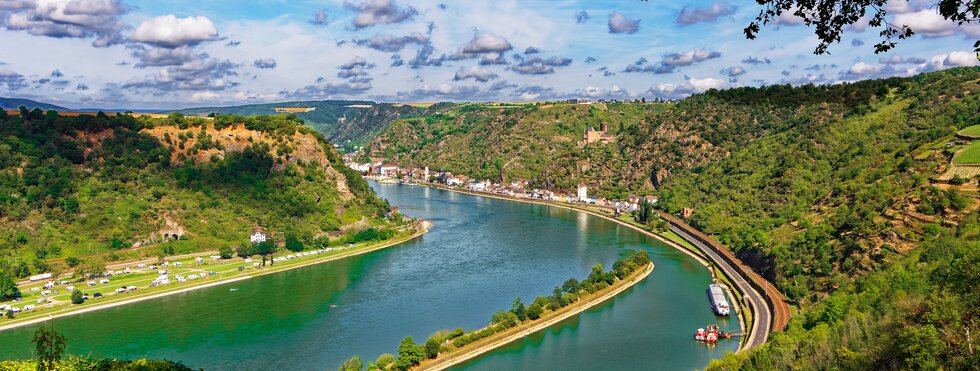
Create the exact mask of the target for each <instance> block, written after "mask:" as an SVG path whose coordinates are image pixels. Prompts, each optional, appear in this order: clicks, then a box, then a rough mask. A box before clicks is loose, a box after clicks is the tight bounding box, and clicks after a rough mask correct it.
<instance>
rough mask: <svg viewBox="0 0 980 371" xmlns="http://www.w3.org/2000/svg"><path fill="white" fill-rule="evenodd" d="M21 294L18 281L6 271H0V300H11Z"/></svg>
mask: <svg viewBox="0 0 980 371" xmlns="http://www.w3.org/2000/svg"><path fill="white" fill-rule="evenodd" d="M18 296H20V289H18V288H17V283H16V282H14V279H13V278H11V277H10V274H9V273H7V272H6V271H2V272H0V300H10V299H13V298H16V297H18Z"/></svg>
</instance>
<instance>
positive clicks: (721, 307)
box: [708, 283, 731, 316]
mask: <svg viewBox="0 0 980 371" xmlns="http://www.w3.org/2000/svg"><path fill="white" fill-rule="evenodd" d="M708 298H709V299H711V309H712V310H714V311H715V314H717V315H719V316H727V315H728V313H729V311H730V310H731V308H730V307H729V306H728V300H727V299H725V290H722V288H721V285H719V284H717V283H712V284H711V285H709V286H708Z"/></svg>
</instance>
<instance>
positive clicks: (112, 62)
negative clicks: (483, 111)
mask: <svg viewBox="0 0 980 371" xmlns="http://www.w3.org/2000/svg"><path fill="white" fill-rule="evenodd" d="M932 2H934V1H921V0H912V1H907V0H893V1H892V2H891V3H889V5H888V7H887V9H888V11H889V19H890V20H891V22H892V23H895V24H906V25H909V26H912V27H913V29H914V30H915V31H917V34H916V35H915V36H914V37H913V38H912V39H911V40H906V41H903V42H901V43H900V44H899V46H898V47H897V48H896V49H895V50H893V51H892V52H890V53H887V54H883V55H876V54H874V52H873V45H874V44H875V43H877V42H878V41H879V40H878V32H880V29H876V28H873V27H870V26H867V25H866V22H865V23H864V24H858V25H856V26H854V27H851V28H850V29H849V30H848V32H847V33H845V35H844V38H843V39H842V40H841V42H840V43H838V44H834V45H832V46H831V47H830V55H820V56H816V55H813V50H814V48H815V47H816V46H817V40H816V37H815V36H813V34H812V30H811V29H808V28H806V27H805V26H803V25H802V24H801V23H802V22H801V20H800V19H799V18H795V17H792V16H784V17H782V18H780V19H779V20H778V21H777V22H776V24H773V25H770V26H768V27H766V28H763V30H762V32H761V33H760V35H759V37H758V38H757V39H756V40H746V39H745V37H744V36H743V34H742V29H743V28H744V27H745V26H746V25H747V24H748V23H749V22H750V21H751V20H752V19H753V18H754V17H755V16H756V15H757V14H758V12H759V10H760V8H759V6H757V5H755V2H754V1H740V0H731V1H710V0H709V1H699V0H680V1H676V2H667V1H625V0H622V1H571V0H569V1H558V0H547V1H546V0H537V1H516V0H495V1H469V0H468V1H449V0H433V1H428V0H421V1H410V0H346V1H343V0H338V1H333V0H327V1H305V0H304V1H284V0H259V1H247V2H246V1H232V0H213V1H212V0H194V1H190V0H168V1H149V0H0V39H2V40H3V47H2V49H0V96H5V97H25V98H31V99H37V100H42V101H46V102H51V103H55V104H61V105H65V106H68V107H72V108H93V107H99V108H147V109H150V108H154V109H155V108H178V107H189V106H201V105H226V104H243V103H259V102H271V101H286V100H302V99H370V100H376V101H389V102H433V101H457V100H479V101H485V100H495V101H533V100H544V99H554V98H566V97H593V98H598V97H618V98H625V97H628V98H633V97H647V98H654V97H662V98H680V97H684V96H686V95H689V94H691V93H694V92H698V91H703V90H705V89H709V88H724V87H732V86H758V85H765V84H778V83H790V84H794V85H795V84H804V83H809V82H813V83H836V82H841V81H854V80H861V79H867V78H876V77H882V76H896V75H897V76H905V75H910V74H915V73H918V72H922V71H931V70H937V69H943V68H949V67H953V66H964V65H974V66H975V65H978V61H977V57H976V55H975V53H973V52H971V50H972V46H973V42H974V40H977V39H980V25H976V24H973V25H966V26H957V25H956V24H954V23H951V22H946V21H944V20H942V18H941V17H939V16H938V15H937V14H936V12H935V10H934V9H931V8H930V7H929V6H930V3H932Z"/></svg>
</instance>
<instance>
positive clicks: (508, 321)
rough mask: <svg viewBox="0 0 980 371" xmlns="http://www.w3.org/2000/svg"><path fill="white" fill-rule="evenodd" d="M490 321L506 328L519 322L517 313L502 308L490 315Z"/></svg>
mask: <svg viewBox="0 0 980 371" xmlns="http://www.w3.org/2000/svg"><path fill="white" fill-rule="evenodd" d="M490 323H492V324H495V325H500V326H503V327H505V328H510V327H514V325H516V324H517V315H515V314H514V313H511V312H508V311H505V310H503V309H501V310H498V311H497V312H496V313H494V314H493V315H492V316H490Z"/></svg>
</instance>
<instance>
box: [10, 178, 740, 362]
mask: <svg viewBox="0 0 980 371" xmlns="http://www.w3.org/2000/svg"><path fill="white" fill-rule="evenodd" d="M372 186H373V187H374V188H375V190H377V191H378V193H379V194H380V196H381V197H384V198H387V199H388V200H389V201H390V202H391V204H392V205H397V206H399V208H400V209H401V212H402V213H404V214H407V215H410V216H418V217H421V218H424V219H426V220H430V221H432V222H433V223H434V225H433V227H432V228H431V230H430V231H429V233H427V234H426V235H424V236H423V237H422V238H420V239H417V240H415V241H412V242H409V243H406V244H403V245H400V246H395V247H391V248H388V249H384V250H380V251H377V252H372V253H368V254H364V255H360V256H356V257H351V258H347V259H342V260H338V261H333V262H327V263H323V264H318V265H314V266H309V267H304V268H298V269H294V270H290V271H286V272H281V273H276V274H271V275H266V276H261V277H256V278H252V279H248V280H244V281H240V282H234V283H229V284H225V285H219V286H215V287H209V288H203V289H199V290H193V291H190V292H185V293H180V294H174V295H170V296H167V297H163V298H158V299H152V300H147V301H142V302H138V303H133V304H129V305H124V306H120V307H114V308H108V309H103V310H98V311H94V312H90V313H84V314H79V315H75V316H69V317H64V318H58V319H54V320H52V321H50V322H51V323H53V325H54V328H55V330H56V331H58V332H60V333H62V334H64V335H65V336H66V337H67V338H68V351H69V352H70V353H72V354H77V355H82V356H91V357H117V358H136V357H148V358H165V359H171V360H176V361H181V362H183V363H184V364H186V365H188V366H191V367H193V368H199V367H200V368H204V369H206V370H245V369H247V370H270V369H277V370H311V369H320V370H322V369H333V368H336V367H337V366H338V365H339V364H340V363H341V362H342V361H343V360H345V359H347V358H349V357H351V356H353V355H360V356H361V358H363V359H364V360H365V364H366V363H367V361H369V360H373V359H374V358H375V357H377V356H378V355H380V354H381V353H394V352H395V350H396V349H397V347H398V344H399V342H400V341H401V339H402V338H403V337H405V336H406V335H411V336H412V337H414V338H415V341H416V342H419V343H421V342H424V341H425V339H426V338H427V337H428V336H429V335H430V334H432V333H433V332H435V331H437V330H439V329H453V328H457V327H463V328H466V329H475V328H480V327H483V326H485V325H486V324H487V322H488V321H489V319H490V315H491V314H492V313H493V312H495V311H497V310H498V309H504V308H510V305H511V303H512V302H513V301H514V298H516V297H518V296H520V297H522V298H523V299H524V302H525V303H530V302H531V301H533V300H534V298H535V297H536V296H538V295H548V294H550V293H551V291H552V289H553V288H554V287H555V286H556V285H561V283H562V282H564V281H565V280H566V279H568V278H569V277H576V278H578V279H582V278H584V277H585V276H586V275H587V274H588V272H589V270H590V268H591V267H592V266H593V265H596V264H603V265H604V266H605V267H606V268H607V269H608V268H609V267H610V265H611V264H612V263H613V262H614V261H615V260H616V259H617V258H619V257H620V256H622V255H623V254H626V253H627V252H628V251H630V250H637V249H645V250H647V251H649V252H650V257H651V259H652V260H653V262H654V263H655V264H656V269H655V270H654V272H653V273H652V274H651V275H650V276H649V277H648V278H647V279H646V280H645V281H644V282H641V283H639V284H637V285H636V286H634V287H633V288H631V289H629V290H627V291H626V292H624V293H623V294H621V295H619V296H618V297H616V298H615V299H613V300H610V301H608V302H606V303H604V304H601V305H599V306H596V307H595V308H592V309H590V310H587V311H585V312H583V313H581V314H579V315H577V316H574V317H572V318H570V319H568V320H566V321H563V322H561V323H559V324H556V325H555V326H552V327H551V328H549V329H547V330H545V331H542V332H539V333H537V334H534V335H532V336H529V337H527V338H525V339H522V340H520V341H517V342H514V343H511V344H509V345H507V346H504V347H502V348H499V349H497V350H495V351H493V352H490V353H488V354H486V355H484V356H483V357H480V358H477V359H475V360H472V361H471V362H469V363H466V364H463V365H460V367H461V368H464V369H468V370H506V369H541V370H571V369H594V370H600V369H601V370H612V369H624V370H625V369H632V370H636V369H671V370H677V369H679V370H690V369H692V368H701V367H704V366H706V365H707V364H708V362H710V360H711V359H712V358H718V357H721V356H722V355H723V353H724V352H725V351H728V350H731V351H734V350H735V349H736V348H737V346H738V345H737V341H736V340H729V341H727V342H725V341H723V342H722V343H721V344H719V345H718V346H715V347H708V346H705V345H704V344H699V343H696V342H695V341H694V340H693V335H694V331H695V330H696V329H697V328H698V327H704V326H705V325H706V324H709V323H715V322H718V321H719V320H718V319H717V318H716V317H715V316H714V315H713V314H712V312H711V309H710V308H709V304H708V297H707V294H706V293H705V289H706V288H707V287H708V284H709V283H710V279H711V278H710V275H709V273H708V271H707V270H706V269H705V268H704V267H703V266H701V265H700V264H699V263H697V262H696V261H695V260H694V259H692V258H690V257H688V256H687V255H685V254H683V253H681V252H679V251H676V250H674V249H672V248H670V247H667V246H665V245H663V244H662V243H660V242H658V241H657V240H654V239H651V238H648V237H646V236H644V235H642V234H640V233H637V232H635V231H633V230H631V229H629V228H626V227H623V226H620V225H618V224H616V223H613V222H609V221H606V220H603V219H601V218H597V217H593V216H589V215H587V214H584V213H580V212H576V211H571V210H566V209H562V208H557V207H549V206H543V205H531V204H524V203H518V202H512V201H505V200H497V199H491V198H483V197H477V196H470V195H464V194H459V193H453V192H448V191H443V190H439V189H433V188H424V187H416V186H407V185H397V184H377V183H372ZM233 288H234V289H236V290H234V291H232V290H231V289H233ZM720 324H721V325H722V329H727V330H737V328H738V322H737V320H736V319H735V318H734V317H733V318H731V319H728V320H722V321H721V323H720ZM37 327H38V326H37V325H35V326H26V327H21V328H15V329H11V330H7V331H2V332H0V344H2V345H0V359H12V358H28V357H31V350H32V349H33V344H31V336H32V334H33V333H34V331H36V330H37Z"/></svg>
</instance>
